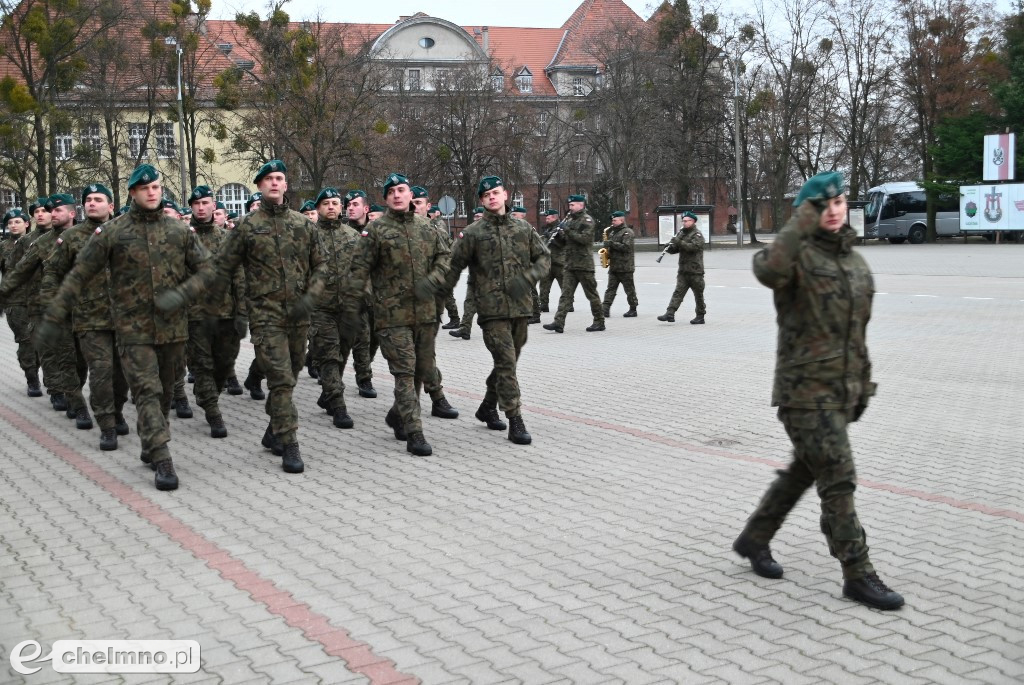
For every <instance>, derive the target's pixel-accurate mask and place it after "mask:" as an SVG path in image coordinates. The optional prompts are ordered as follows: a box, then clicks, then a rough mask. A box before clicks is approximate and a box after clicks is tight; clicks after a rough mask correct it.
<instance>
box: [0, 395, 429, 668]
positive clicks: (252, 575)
mask: <svg viewBox="0 0 1024 685" xmlns="http://www.w3.org/2000/svg"><path fill="white" fill-rule="evenodd" d="M0 418H2V419H4V420H5V421H7V423H9V424H11V425H12V426H14V427H15V428H17V429H18V430H20V431H21V432H22V433H24V434H25V435H27V436H28V437H30V438H31V439H32V440H34V441H35V442H37V443H38V444H39V445H41V446H42V447H44V448H45V449H48V450H50V452H52V453H53V454H55V455H57V456H58V457H60V458H61V459H63V460H64V461H65V462H67V463H68V464H69V465H71V466H72V467H74V468H75V469H77V470H78V471H79V472H81V473H82V475H84V476H85V477H86V478H88V479H89V480H91V481H93V482H94V483H96V485H98V486H100V487H101V488H103V489H104V490H106V491H107V492H108V493H110V494H111V495H113V496H114V497H115V498H116V499H118V500H120V501H121V502H122V503H123V504H125V505H126V506H127V507H129V508H130V509H132V510H134V511H135V513H136V514H138V515H139V516H140V517H142V518H143V519H145V520H146V521H149V522H150V523H151V524H153V525H155V526H157V527H158V528H160V530H162V531H163V532H164V533H165V534H166V535H167V536H168V537H169V538H171V539H172V540H174V541H175V542H177V543H178V544H179V545H181V546H182V547H183V548H184V549H185V550H187V551H188V552H191V553H192V555H193V556H195V557H196V558H197V559H199V560H200V561H202V562H204V563H205V564H206V565H207V566H209V567H210V568H212V569H213V570H215V571H217V573H219V574H220V575H221V577H222V578H224V579H225V580H228V581H231V583H232V584H233V585H234V586H235V587H237V588H238V589H239V590H242V591H244V592H247V593H248V594H249V595H250V596H251V597H252V598H253V599H254V600H255V601H257V602H259V603H260V604H263V605H264V606H265V607H266V608H267V611H269V612H270V613H272V614H275V615H277V616H280V617H281V618H282V619H284V621H285V623H287V624H288V625H289V626H291V627H292V628H296V629H298V630H300V631H302V634H303V635H305V636H306V638H308V639H309V640H311V641H313V642H318V643H320V645H321V646H323V648H324V651H325V652H327V653H328V654H330V655H331V656H334V657H338V658H339V659H342V660H344V661H345V663H346V665H347V667H348V669H349V670H350V671H352V672H354V673H359V674H361V675H363V676H365V677H366V678H368V679H369V681H370V682H371V683H373V684H374V685H397V684H399V683H401V684H402V685H412V684H413V683H419V682H420V681H419V679H418V678H416V677H414V676H411V675H408V674H405V673H402V672H400V671H398V670H397V669H396V668H395V663H394V662H393V661H391V660H389V659H385V658H384V657H380V656H377V655H376V654H374V652H373V650H372V649H371V648H370V646H369V645H367V644H366V643H364V642H360V641H359V640H356V639H353V638H352V636H351V635H349V633H348V631H347V630H345V629H344V628H338V627H335V626H332V625H331V624H330V622H329V621H328V620H327V617H326V616H323V615H322V614H319V613H317V612H315V611H313V609H312V607H310V606H309V605H308V604H306V603H305V602H300V601H299V600H297V599H295V598H294V597H293V596H292V594H291V593H290V592H287V591H285V590H281V589H279V588H278V587H277V586H276V585H275V584H274V583H273V582H272V581H270V580H267V579H266V578H263V577H261V576H260V575H259V574H258V573H256V572H255V571H253V570H252V569H250V568H249V567H248V566H246V565H245V563H244V562H242V561H240V560H238V559H235V558H234V557H232V556H231V554H230V553H228V552H227V551H225V550H224V549H221V548H220V547H219V546H218V545H217V544H216V543H213V542H211V541H210V540H207V539H206V538H204V537H203V536H202V534H201V533H198V532H196V531H195V530H193V529H192V528H191V527H190V526H188V525H187V524H185V523H183V522H182V521H181V520H180V519H178V518H177V517H175V516H174V515H173V514H170V513H169V512H167V511H166V510H164V509H163V508H162V507H161V506H160V505H159V504H157V503H156V502H153V501H152V500H150V499H148V498H146V497H144V496H143V495H141V494H140V493H139V492H137V491H136V490H135V489H133V488H132V487H130V486H129V485H127V484H126V483H124V482H123V481H121V480H119V479H117V478H115V477H114V476H112V475H110V474H109V473H107V472H106V471H105V470H103V468H102V467H100V466H99V465H98V464H97V463H96V462H94V461H93V460H92V459H89V458H88V457H86V456H84V455H82V454H79V453H78V452H76V451H75V450H74V449H72V448H70V447H68V446H67V445H65V444H63V443H61V442H60V441H59V440H58V439H57V438H56V437H55V436H53V435H52V434H50V433H49V432H47V431H46V429H44V428H41V427H39V426H37V425H35V424H34V423H31V422H29V421H28V420H26V419H24V418H22V417H21V416H19V415H18V414H16V413H15V412H13V411H11V409H9V408H8V407H4V406H0ZM169 496H171V497H173V496H174V495H169Z"/></svg>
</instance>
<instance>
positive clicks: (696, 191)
mask: <svg viewBox="0 0 1024 685" xmlns="http://www.w3.org/2000/svg"><path fill="white" fill-rule="evenodd" d="M690 202H692V203H693V204H695V205H702V204H704V188H703V187H700V188H693V189H691V190H690Z"/></svg>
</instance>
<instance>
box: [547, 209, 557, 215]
mask: <svg viewBox="0 0 1024 685" xmlns="http://www.w3.org/2000/svg"><path fill="white" fill-rule="evenodd" d="M544 216H558V210H557V209H549V210H547V211H546V212H544Z"/></svg>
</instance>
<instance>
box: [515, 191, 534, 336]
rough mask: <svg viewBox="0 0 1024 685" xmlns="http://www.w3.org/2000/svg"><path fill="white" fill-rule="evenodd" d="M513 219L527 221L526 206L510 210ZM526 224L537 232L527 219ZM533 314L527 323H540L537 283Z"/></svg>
mask: <svg viewBox="0 0 1024 685" xmlns="http://www.w3.org/2000/svg"><path fill="white" fill-rule="evenodd" d="M510 213H511V215H512V218H513V219H519V220H520V221H526V207H520V206H516V207H513V208H512V209H511V210H510ZM526 225H527V226H529V227H530V228H531V229H533V231H534V232H536V230H537V229H535V228H533V224H531V223H530V222H529V221H526ZM532 299H533V314H532V315H531V316H530V320H529V321H528V322H527V323H540V295H538V294H537V284H536V283H534V285H533V296H532Z"/></svg>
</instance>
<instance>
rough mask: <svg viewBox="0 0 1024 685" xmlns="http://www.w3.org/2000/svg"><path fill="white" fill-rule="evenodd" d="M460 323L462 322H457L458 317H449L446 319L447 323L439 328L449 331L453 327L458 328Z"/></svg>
mask: <svg viewBox="0 0 1024 685" xmlns="http://www.w3.org/2000/svg"><path fill="white" fill-rule="evenodd" d="M461 325H462V324H461V323H459V320H458V319H455V318H451V319H449V320H448V323H446V324H445V325H443V326H441V330H444V331H450V330H453V329H455V328H458V327H459V326H461Z"/></svg>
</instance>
